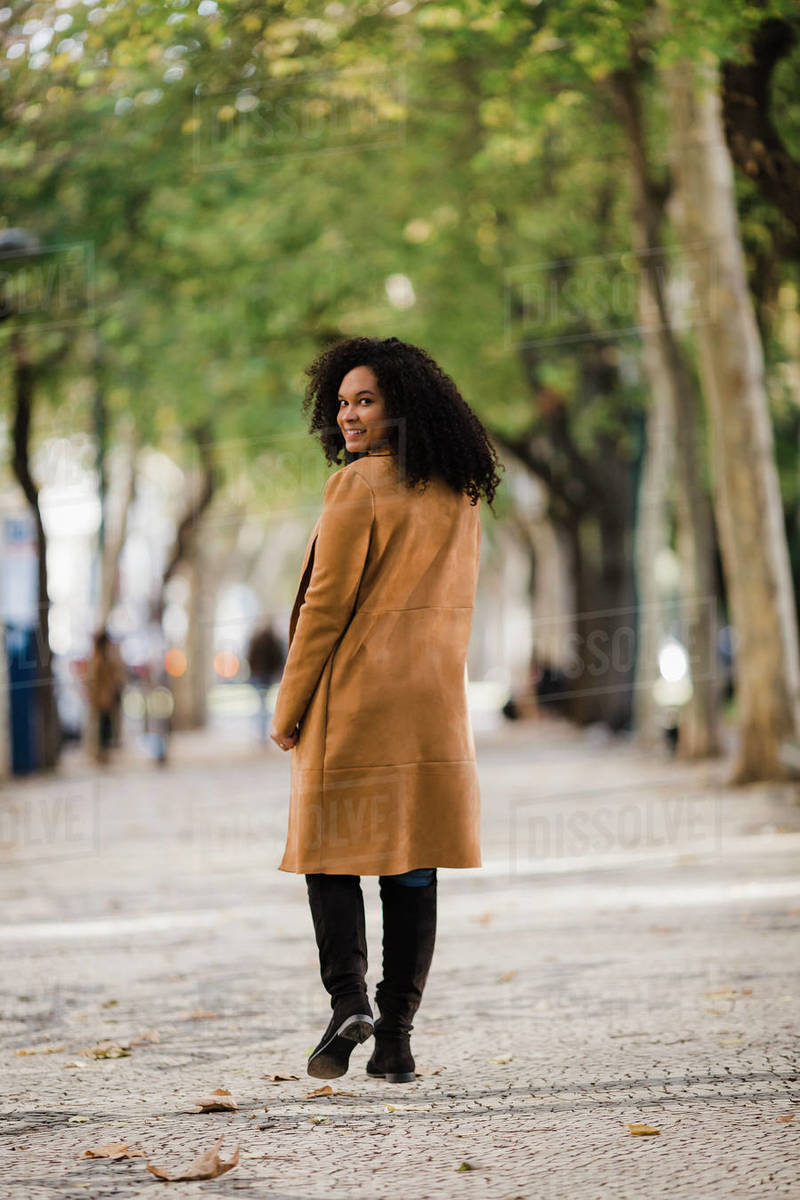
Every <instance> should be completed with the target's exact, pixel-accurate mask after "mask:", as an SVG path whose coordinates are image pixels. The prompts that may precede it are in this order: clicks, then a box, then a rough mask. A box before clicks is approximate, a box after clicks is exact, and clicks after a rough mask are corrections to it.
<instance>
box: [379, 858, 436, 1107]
mask: <svg viewBox="0 0 800 1200" xmlns="http://www.w3.org/2000/svg"><path fill="white" fill-rule="evenodd" d="M436 887H437V880H436V876H434V878H433V880H432V882H431V883H429V884H428V885H427V886H425V887H407V886H404V885H403V884H399V883H394V882H392V880H391V879H386V878H383V877H382V878H381V884H380V888H381V901H382V904H383V979H382V980H381V982H380V983H379V984H378V987H377V989H376V992H375V1000H376V1002H377V1005H378V1008H379V1009H380V1017H379V1018H378V1020H377V1021H376V1022H375V1050H374V1052H373V1054H372V1057H371V1058H370V1060H369V1062H368V1063H367V1073H368V1074H369V1075H374V1076H383V1077H384V1078H385V1079H386V1080H387V1082H389V1083H411V1082H413V1080H414V1078H415V1076H414V1068H415V1065H416V1064H415V1062H414V1057H413V1055H412V1053H411V1041H410V1034H411V1030H412V1029H413V1024H412V1022H413V1019H414V1016H415V1014H416V1012H417V1009H418V1008H419V1005H420V1001H421V1000H422V992H423V989H424V987H425V982H426V980H427V978H428V971H429V969H430V965H431V960H432V958H433V948H434V944H435V941H436Z"/></svg>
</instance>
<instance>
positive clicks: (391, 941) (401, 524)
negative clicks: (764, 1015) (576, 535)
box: [271, 338, 500, 1083]
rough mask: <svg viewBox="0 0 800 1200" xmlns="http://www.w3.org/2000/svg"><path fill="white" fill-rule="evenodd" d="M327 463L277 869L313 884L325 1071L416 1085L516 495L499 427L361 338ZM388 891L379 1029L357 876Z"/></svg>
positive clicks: (333, 371) (288, 678) (335, 370)
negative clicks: (490, 429) (494, 594)
mask: <svg viewBox="0 0 800 1200" xmlns="http://www.w3.org/2000/svg"><path fill="white" fill-rule="evenodd" d="M307 374H308V375H309V376H310V383H309V386H308V388H307V391H306V398H305V402H304V408H305V409H306V410H308V409H309V408H311V410H312V416H311V426H310V432H312V433H317V434H319V437H320V440H321V442H322V446H323V449H324V451H325V455H326V458H327V460H328V461H329V462H336V463H338V462H339V456H340V453H341V451H342V448H344V450H345V465H344V466H343V467H342V469H341V470H339V471H336V472H335V473H334V474H333V475H332V476H331V477H330V478H329V480H328V482H327V484H326V486H325V492H324V498H323V507H322V513H321V515H320V517H319V519H318V521H317V523H316V525H315V526H314V529H313V530H312V532H311V536H310V538H309V542H308V546H307V548H306V554H305V561H304V563H303V569H302V576H301V581H300V586H299V589H298V593H297V598H296V600H295V604H294V609H293V612H292V616H291V620H290V623H289V654H288V657H287V660H286V664H285V667H284V671H283V677H282V680H281V685H280V688H279V692H278V697H277V701H276V707H275V712H274V715H273V727H272V732H271V737H272V738H273V740H274V741H275V742H276V743H277V745H278V746H280V747H281V749H283V750H293V751H294V753H293V755H292V767H291V801H290V809H289V829H288V837H287V842H286V849H285V852H284V856H283V859H282V861H281V864H280V869H281V870H284V871H293V872H296V873H302V874H305V876H306V882H307V887H308V896H309V903H310V907H311V914H312V919H313V924H314V931H315V935H316V940H317V946H318V950H319V959H320V971H321V975H322V982H323V984H324V986H325V988H326V990H327V991H328V992H329V993H330V996H331V1007H332V1009H333V1016H332V1018H331V1021H330V1023H329V1025H328V1027H327V1029H326V1030H325V1033H324V1034H323V1036H322V1038H321V1040H320V1042H319V1044H318V1045H317V1046H316V1047H315V1049H314V1050H313V1052H312V1054H311V1056H310V1058H309V1061H308V1073H309V1074H310V1075H313V1076H314V1077H316V1078H320V1079H333V1078H336V1077H338V1076H340V1075H344V1074H345V1072H346V1071H347V1067H348V1062H349V1058H350V1054H351V1051H352V1050H353V1047H354V1046H355V1045H356V1044H357V1043H359V1042H363V1041H365V1040H366V1039H367V1038H368V1037H369V1036H370V1035H371V1034H372V1033H373V1032H374V1034H375V1049H374V1053H373V1054H372V1057H371V1058H370V1060H369V1063H368V1064H367V1072H368V1074H370V1075H373V1076H377V1077H383V1078H385V1079H386V1080H388V1081H389V1082H396V1083H400V1082H403V1083H404V1082H409V1081H411V1080H413V1079H414V1058H413V1056H412V1053H411V1046H410V1040H409V1034H410V1032H411V1029H412V1024H411V1022H412V1019H413V1017H414V1015H415V1013H416V1010H417V1008H418V1006H419V1003H420V1000H421V998H422V990H423V988H424V986H425V981H426V978H427V975H428V969H429V967H430V963H431V958H432V955H433V946H434V938H435V933H436V889H437V880H436V868H437V867H478V866H480V865H481V859H480V845H479V832H480V829H479V824H480V813H479V791H478V777H477V771H476V766H475V747H474V742H473V738H472V730H471V727H470V722H469V713H468V709H467V696H466V655H467V643H468V641H469V635H470V628H471V623H472V613H473V606H474V598H475V588H476V583H477V576H478V561H479V553H480V540H481V526H480V515H479V507H480V498H481V496H484V497H485V498H486V500H487V501H488V503H489V505H490V507H491V504H492V501H493V499H494V494H495V491H496V488H497V486H498V484H499V482H500V479H499V476H498V474H497V471H496V467H497V457H496V454H495V451H494V449H493V447H492V445H491V443H490V441H489V438H488V436H487V434H486V431H485V429H484V428H483V426H482V425H481V423H480V421H479V420H478V418H477V417H476V416H475V414H474V413H473V412H472V411H471V410H470V408H469V407H468V405H467V404H466V402H465V401H464V399H463V398H462V397H461V395H460V394H459V392H458V390H457V388H456V386H455V384H454V383H453V381H452V380H451V379H450V378H449V377H448V376H447V375H445V374H444V372H443V371H442V370H441V369H440V368H439V366H437V364H436V363H435V362H434V361H433V359H432V358H431V357H430V356H429V355H428V354H426V353H425V351H424V350H420V349H419V348H418V347H416V346H412V345H409V344H408V343H405V342H401V341H398V339H397V338H388V339H386V340H385V341H383V340H379V339H375V338H351V339H348V340H347V341H344V342H341V343H339V344H338V345H336V346H334V347H333V348H331V349H329V350H327V351H325V352H324V353H323V354H321V355H320V356H319V357H318V358H317V359H316V361H315V362H314V363H312V365H311V366H310V367H309V368H308V369H307ZM361 875H378V876H379V878H380V893H381V901H382V909H383V979H382V980H381V982H380V983H379V984H378V987H377V991H376V1001H377V1006H378V1008H379V1010H380V1017H379V1019H378V1021H377V1022H375V1023H374V1024H373V1014H372V1009H371V1007H370V1003H369V1000H368V998H367V991H366V983H365V976H366V968H367V945H366V938H365V931H364V901H363V896H362V893H361V884H360V876H361Z"/></svg>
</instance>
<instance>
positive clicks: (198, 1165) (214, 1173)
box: [147, 1133, 239, 1183]
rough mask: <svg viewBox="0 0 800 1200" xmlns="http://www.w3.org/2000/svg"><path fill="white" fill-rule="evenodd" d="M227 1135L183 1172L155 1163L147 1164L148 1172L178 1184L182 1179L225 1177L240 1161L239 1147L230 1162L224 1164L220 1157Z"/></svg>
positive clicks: (221, 1137) (222, 1136)
mask: <svg viewBox="0 0 800 1200" xmlns="http://www.w3.org/2000/svg"><path fill="white" fill-rule="evenodd" d="M224 1137H225V1134H224V1133H223V1134H220V1136H219V1137H218V1138H217V1140H216V1141H215V1142H214V1145H213V1146H210V1147H209V1148H208V1150H204V1151H203V1153H202V1154H198V1156H197V1158H196V1159H195V1160H194V1161H193V1162H191V1163H190V1164H189V1166H188V1167H184V1169H183V1170H182V1171H168V1170H166V1168H164V1167H156V1166H154V1165H153V1163H147V1170H148V1171H150V1172H151V1174H153V1175H155V1177H156V1178H157V1179H166V1180H168V1181H169V1182H173V1183H174V1182H176V1181H178V1180H182V1179H217V1178H218V1177H219V1176H220V1175H224V1174H225V1173H226V1171H231V1170H233V1168H234V1167H235V1166H236V1164H237V1163H238V1161H239V1145H238V1143H237V1145H236V1149H235V1150H234V1152H233V1158H232V1159H231V1160H230V1162H223V1161H222V1159H221V1158H220V1157H219V1153H218V1151H219V1148H220V1146H221V1145H222V1141H223V1138H224Z"/></svg>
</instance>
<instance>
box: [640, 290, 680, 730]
mask: <svg viewBox="0 0 800 1200" xmlns="http://www.w3.org/2000/svg"><path fill="white" fill-rule="evenodd" d="M648 292H649V288H648V286H647V283H646V281H645V277H644V274H641V275H640V277H639V297H640V299H639V321H640V324H641V328H642V365H643V367H644V373H645V376H646V378H647V382H648V384H649V387H650V394H651V402H650V411H649V413H648V417H647V433H646V445H645V453H644V466H643V469H642V477H641V483H640V486H639V499H638V506H637V518H636V535H635V558H636V607H637V615H638V622H637V636H636V679H635V684H634V696H633V706H634V730H635V732H636V737H637V741H638V742H639V743H640V745H642V746H643V747H644V748H646V749H650V750H654V749H656V747H657V746H658V745H660V744H661V737H662V733H661V729H660V726H659V721H658V705H657V704H656V700H655V693H654V690H653V687H654V684H655V681H656V679H657V677H658V651H659V647H660V645H661V642H662V641H663V639H664V636H665V635H666V633H667V628H668V624H667V614H666V613H665V612H664V608H663V604H662V593H661V588H660V587H659V585H658V579H657V575H656V571H655V570H654V566H655V563H656V560H657V558H658V555H659V554H660V553H661V552H662V551H663V550H664V549H665V548H666V547H667V546H668V545H669V490H670V479H671V478H672V473H673V470H674V466H675V421H674V409H673V405H672V395H671V389H670V386H669V381H668V380H667V379H665V378H664V376H663V373H662V368H663V360H662V358H661V355H660V354H659V353H658V351H657V349H656V347H655V345H654V342H655V339H654V338H653V337H651V336H650V335H649V333H647V332H645V330H646V329H647V322H646V318H647V317H648V316H649V306H648V303H647V300H646V298H645V293H648Z"/></svg>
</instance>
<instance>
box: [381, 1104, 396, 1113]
mask: <svg viewBox="0 0 800 1200" xmlns="http://www.w3.org/2000/svg"><path fill="white" fill-rule="evenodd" d="M383 1111H384V1112H397V1109H396V1108H395V1106H394V1105H393V1104H384V1106H383Z"/></svg>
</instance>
